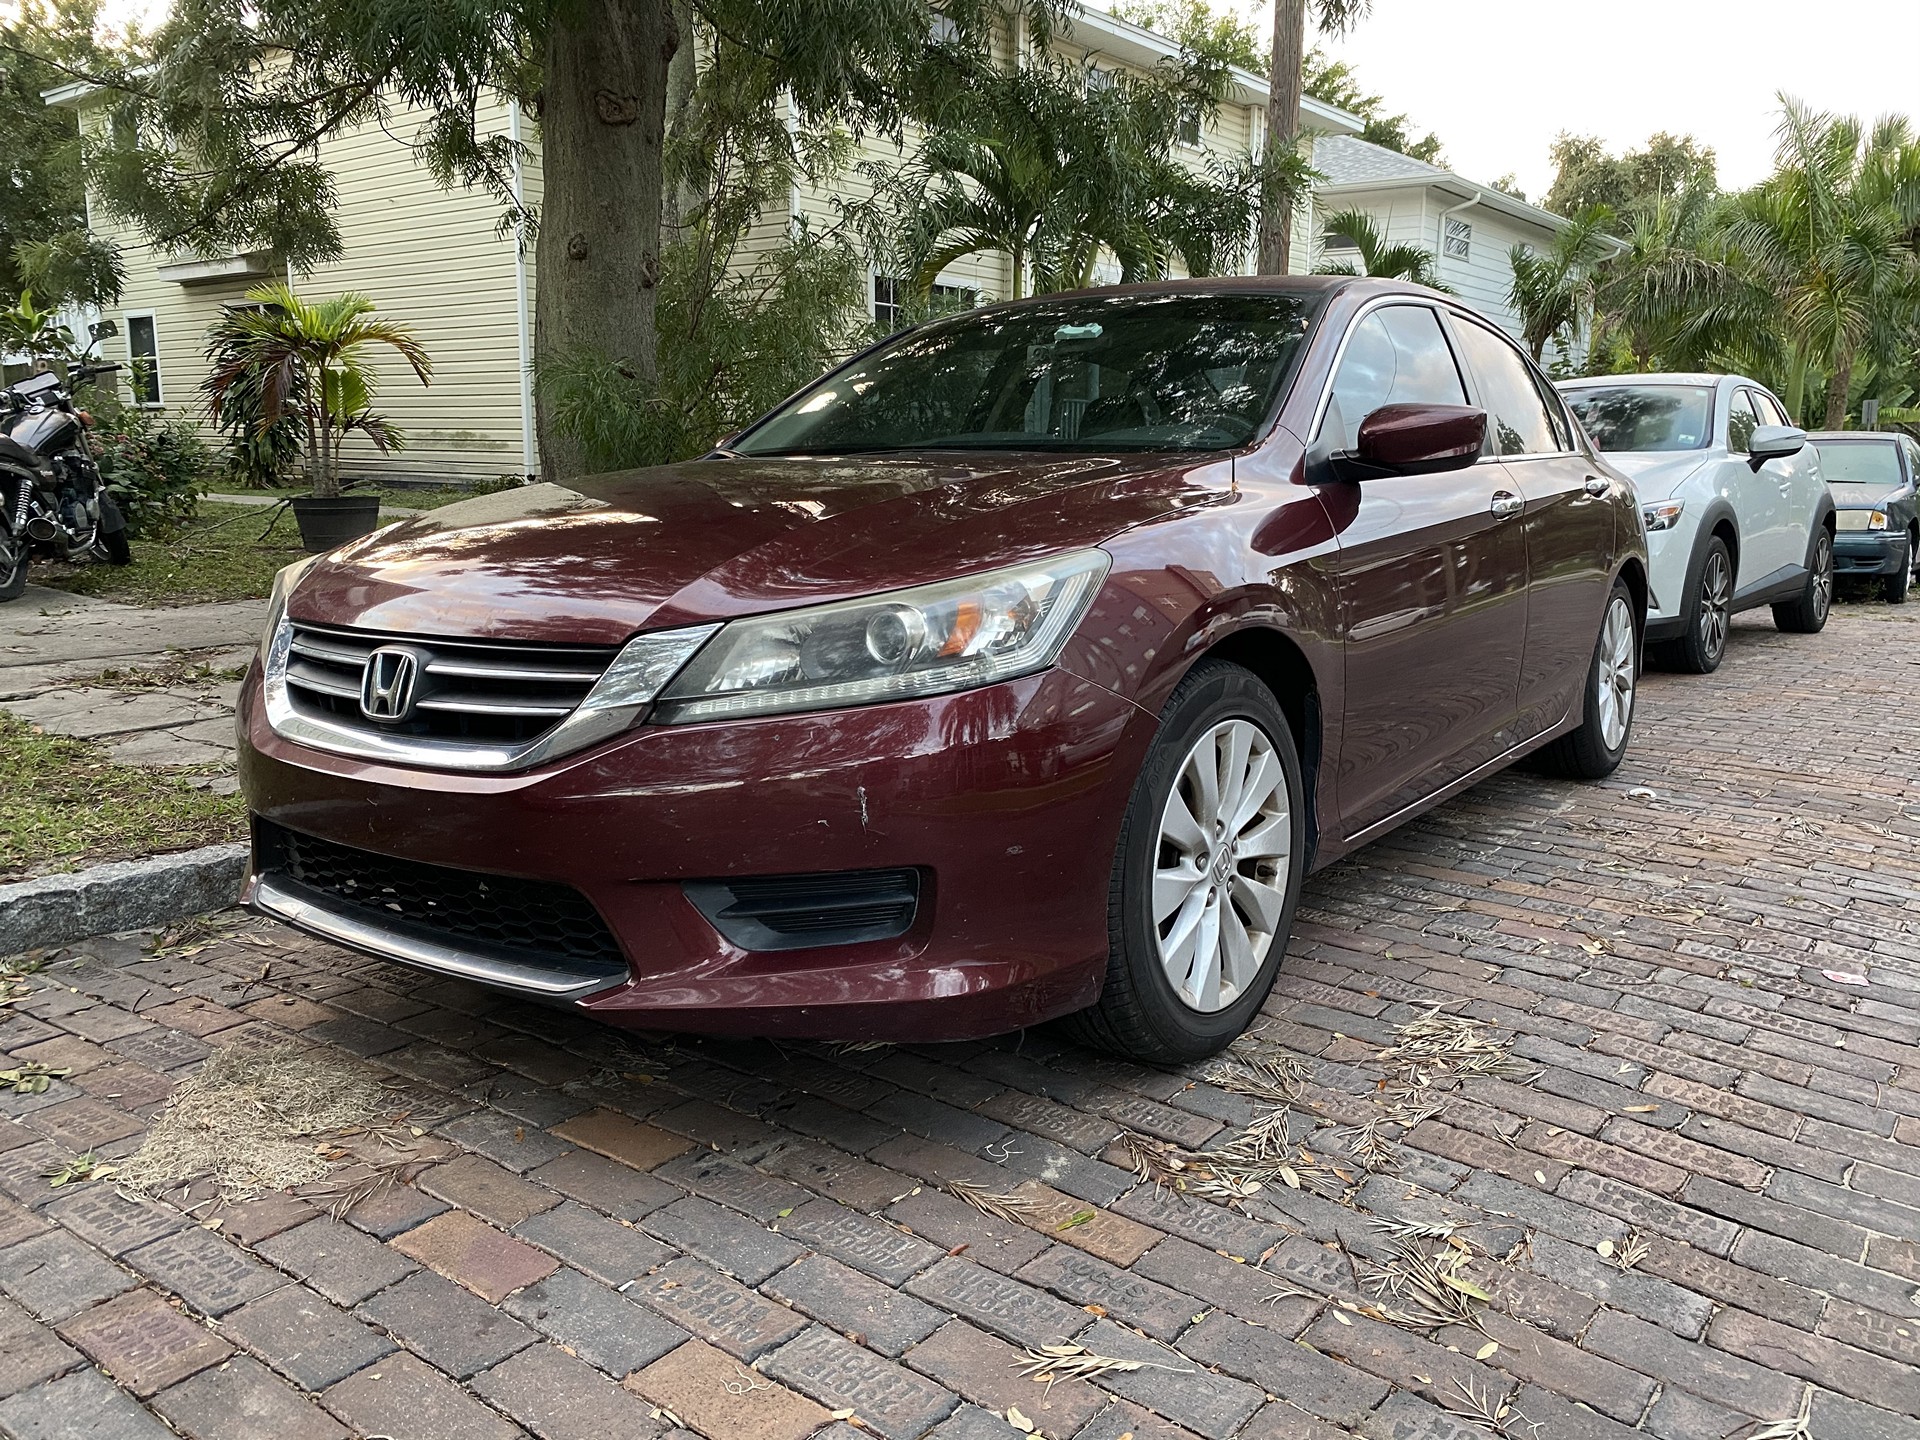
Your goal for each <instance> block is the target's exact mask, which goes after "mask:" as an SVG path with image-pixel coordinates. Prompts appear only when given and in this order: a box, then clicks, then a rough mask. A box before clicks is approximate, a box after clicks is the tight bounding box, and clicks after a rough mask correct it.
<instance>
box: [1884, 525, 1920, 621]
mask: <svg viewBox="0 0 1920 1440" xmlns="http://www.w3.org/2000/svg"><path fill="white" fill-rule="evenodd" d="M1916 559H1920V555H1916V554H1915V549H1914V543H1913V539H1912V537H1911V536H1909V537H1908V539H1907V556H1906V561H1905V563H1904V564H1902V565H1901V567H1900V568H1899V569H1898V570H1896V571H1894V572H1893V574H1891V575H1889V576H1887V603H1888V604H1889V605H1904V604H1906V603H1907V591H1908V590H1909V589H1910V588H1911V587H1912V585H1913V565H1914V561H1915V560H1916Z"/></svg>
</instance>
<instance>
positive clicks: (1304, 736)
mask: <svg viewBox="0 0 1920 1440" xmlns="http://www.w3.org/2000/svg"><path fill="white" fill-rule="evenodd" d="M1208 660H1225V661H1228V662H1230V663H1232V664H1235V665H1238V666H1240V667H1241V668H1243V669H1246V670H1250V671H1252V672H1253V673H1254V675H1256V676H1257V677H1258V678H1259V680H1260V682H1261V683H1262V684H1263V685H1265V686H1266V687H1267V689H1269V690H1270V691H1272V692H1273V698H1274V700H1275V701H1276V702H1278V704H1279V706H1280V712H1281V713H1282V714H1283V715H1285V716H1286V717H1287V727H1288V729H1290V730H1291V731H1292V732H1293V744H1294V748H1295V749H1296V750H1297V751H1299V753H1300V783H1301V788H1302V789H1304V790H1305V791H1306V795H1305V796H1304V797H1303V798H1304V799H1305V800H1306V802H1307V817H1306V819H1307V863H1308V865H1309V866H1311V865H1312V863H1313V853H1314V850H1315V849H1316V848H1317V846H1318V843H1319V838H1320V806H1319V803H1318V796H1319V793H1320V792H1319V786H1320V764H1321V755H1322V750H1323V746H1324V744H1325V733H1324V732H1325V727H1324V724H1323V721H1322V716H1321V710H1320V683H1319V680H1318V678H1317V677H1316V676H1315V674H1314V671H1313V666H1312V664H1311V663H1310V662H1309V661H1308V660H1307V655H1306V652H1305V651H1304V650H1302V649H1301V648H1300V646H1299V644H1298V643H1297V642H1296V641H1295V640H1294V639H1293V637H1292V636H1290V635H1288V634H1287V633H1286V631H1284V630H1279V629H1276V628H1274V627H1273V626H1270V625H1249V626H1245V627H1243V628H1241V629H1239V630H1235V631H1233V632H1232V633H1231V634H1228V635H1224V636H1222V637H1221V638H1220V639H1219V640H1216V641H1215V642H1214V643H1213V644H1212V645H1210V646H1208V647H1207V649H1205V650H1203V651H1201V652H1200V653H1199V654H1197V655H1195V656H1194V657H1193V662H1192V664H1193V665H1199V664H1201V663H1203V662H1205V661H1208ZM1191 668H1192V665H1190V666H1188V669H1189V670H1190V669H1191Z"/></svg>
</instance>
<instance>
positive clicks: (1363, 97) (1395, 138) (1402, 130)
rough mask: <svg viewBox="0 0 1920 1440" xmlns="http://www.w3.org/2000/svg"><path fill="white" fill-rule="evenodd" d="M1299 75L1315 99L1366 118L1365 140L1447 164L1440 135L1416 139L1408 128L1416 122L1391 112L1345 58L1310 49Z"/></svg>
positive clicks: (1433, 162) (1361, 133)
mask: <svg viewBox="0 0 1920 1440" xmlns="http://www.w3.org/2000/svg"><path fill="white" fill-rule="evenodd" d="M1300 76H1301V88H1302V89H1303V90H1305V91H1306V93H1307V94H1309V95H1311V96H1313V98H1314V99H1316V100H1319V101H1321V102H1323V103H1324V104H1328V105H1332V106H1334V107H1335V108H1336V109H1339V110H1345V111H1347V112H1348V113H1349V114H1352V115H1358V116H1359V117H1360V118H1361V119H1362V120H1363V121H1365V122H1366V125H1365V128H1364V129H1362V130H1361V132H1360V138H1361V139H1362V140H1365V141H1367V142H1368V143H1369V144H1373V145H1381V146H1384V147H1385V148H1387V149H1388V150H1397V151H1399V152H1400V153H1401V154H1402V155H1411V156H1412V157H1413V158H1414V159H1416V160H1424V161H1426V162H1427V164H1429V165H1439V166H1443V167H1444V166H1445V165H1446V163H1447V162H1446V161H1445V159H1443V158H1442V156H1441V153H1440V137H1439V136H1438V135H1435V134H1434V133H1433V132H1432V131H1428V132H1427V133H1426V134H1425V135H1422V136H1420V137H1419V138H1417V139H1416V138H1415V137H1414V134H1413V132H1412V130H1411V129H1410V128H1409V127H1410V126H1411V125H1412V123H1413V122H1412V121H1411V120H1409V119H1408V118H1407V117H1406V116H1405V115H1390V114H1388V113H1387V102H1386V100H1385V99H1384V98H1383V97H1382V96H1379V95H1374V94H1371V93H1369V92H1368V91H1366V90H1363V89H1362V88H1361V87H1360V80H1359V77H1358V76H1357V75H1356V74H1355V73H1354V69H1353V66H1351V65H1349V64H1348V63H1347V62H1346V61H1344V60H1329V59H1328V58H1327V57H1326V56H1325V55H1323V54H1322V53H1321V52H1320V51H1318V50H1309V51H1308V52H1307V58H1306V63H1305V64H1303V65H1302V66H1301V67H1300Z"/></svg>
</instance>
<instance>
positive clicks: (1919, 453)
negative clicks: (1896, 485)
mask: <svg viewBox="0 0 1920 1440" xmlns="http://www.w3.org/2000/svg"><path fill="white" fill-rule="evenodd" d="M1901 443H1902V444H1904V445H1905V446H1906V447H1907V478H1908V479H1909V480H1912V481H1914V482H1915V483H1917V484H1920V445H1916V444H1914V443H1913V441H1911V440H1903V441H1902V442H1901Z"/></svg>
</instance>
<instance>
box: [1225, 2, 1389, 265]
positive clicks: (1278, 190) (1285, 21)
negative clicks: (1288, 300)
mask: <svg viewBox="0 0 1920 1440" xmlns="http://www.w3.org/2000/svg"><path fill="white" fill-rule="evenodd" d="M1309 6H1311V8H1312V10H1313V22H1314V25H1315V26H1316V27H1317V28H1318V29H1320V30H1321V31H1322V32H1323V33H1326V34H1336V35H1337V34H1339V33H1341V32H1342V31H1345V30H1348V29H1350V28H1351V27H1352V26H1353V25H1354V24H1355V23H1357V22H1358V21H1359V20H1360V19H1362V18H1363V17H1364V16H1365V15H1366V14H1367V13H1368V12H1369V11H1371V10H1372V9H1373V0H1273V52H1272V58H1271V62H1270V64H1271V70H1270V73H1269V76H1268V79H1267V142H1266V148H1265V150H1264V151H1263V153H1264V154H1265V155H1266V157H1267V159H1268V160H1269V161H1277V160H1279V159H1280V158H1281V157H1283V156H1292V155H1294V154H1295V152H1296V151H1297V150H1298V148H1299V143H1300V91H1301V86H1302V67H1303V66H1304V65H1305V64H1306V60H1307V10H1308V8H1309ZM1299 199H1300V197H1299V195H1298V194H1289V193H1288V192H1287V189H1286V187H1285V186H1282V185H1276V184H1271V183H1270V184H1268V185H1267V186H1266V187H1265V188H1264V190H1263V192H1262V194H1261V196H1260V239H1259V253H1258V256H1257V259H1256V262H1255V265H1254V269H1255V270H1256V271H1257V272H1258V273H1259V274H1261V275H1284V274H1286V273H1287V265H1288V262H1289V259H1290V258H1291V257H1290V252H1291V250H1292V247H1293V208H1294V206H1295V205H1296V204H1297V203H1299Z"/></svg>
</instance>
